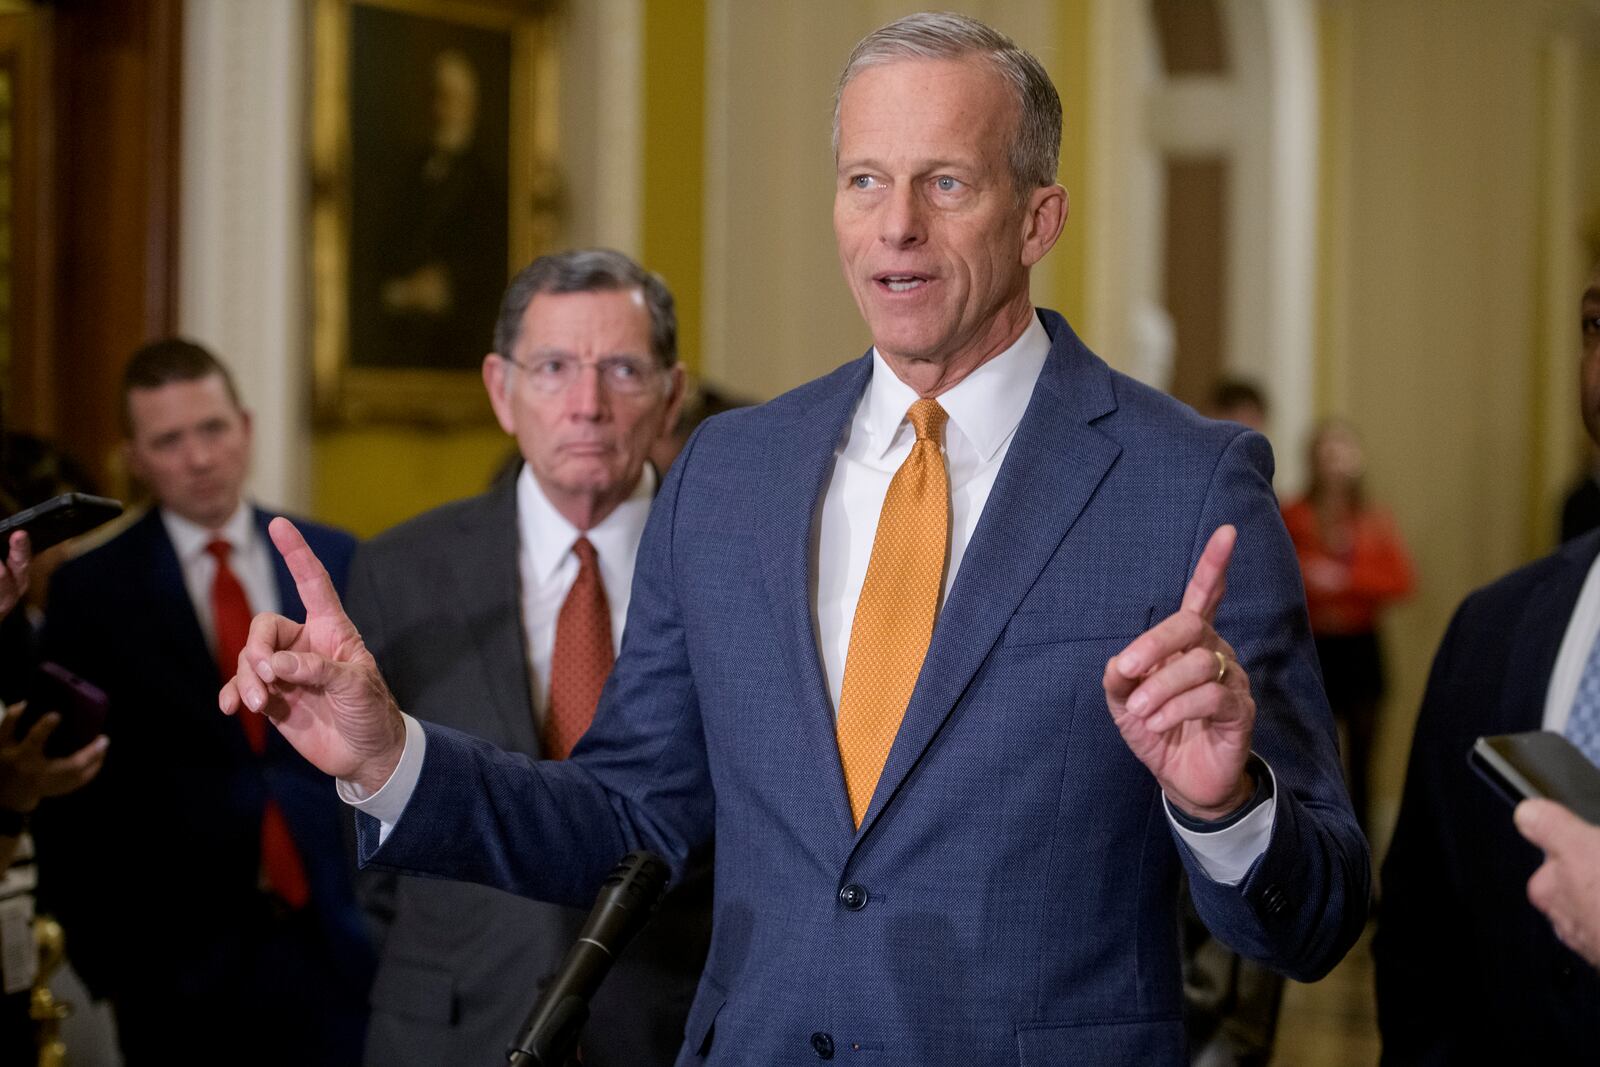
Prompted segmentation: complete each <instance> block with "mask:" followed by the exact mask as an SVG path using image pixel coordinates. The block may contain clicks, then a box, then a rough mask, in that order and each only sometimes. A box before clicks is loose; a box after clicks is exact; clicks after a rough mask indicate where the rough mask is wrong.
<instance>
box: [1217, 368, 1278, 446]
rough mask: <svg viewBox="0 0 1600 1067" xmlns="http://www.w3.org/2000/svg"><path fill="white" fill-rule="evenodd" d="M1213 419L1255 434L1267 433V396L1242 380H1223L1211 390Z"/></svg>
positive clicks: (1254, 385) (1253, 384)
mask: <svg viewBox="0 0 1600 1067" xmlns="http://www.w3.org/2000/svg"><path fill="white" fill-rule="evenodd" d="M1206 414H1207V415H1210V416H1211V417H1212V418H1213V419H1223V420H1225V421H1227V422H1237V423H1238V424H1239V425H1241V426H1248V427H1250V428H1251V429H1252V430H1255V431H1256V432H1257V433H1266V432H1267V395H1266V393H1264V392H1262V390H1261V387H1260V386H1258V385H1256V384H1255V383H1254V382H1252V381H1249V380H1247V379H1244V378H1223V379H1221V380H1220V381H1218V382H1217V384H1216V385H1215V386H1214V387H1213V388H1212V390H1211V402H1210V407H1209V408H1208V409H1207V411H1206Z"/></svg>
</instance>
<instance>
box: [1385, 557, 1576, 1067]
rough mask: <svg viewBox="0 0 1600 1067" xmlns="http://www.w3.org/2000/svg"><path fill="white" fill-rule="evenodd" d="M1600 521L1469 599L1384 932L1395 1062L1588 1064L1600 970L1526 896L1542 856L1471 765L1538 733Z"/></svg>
mask: <svg viewBox="0 0 1600 1067" xmlns="http://www.w3.org/2000/svg"><path fill="white" fill-rule="evenodd" d="M1597 553H1600V531H1597V532H1594V533H1590V534H1587V535H1585V536H1583V537H1580V538H1578V539H1577V540H1574V541H1569V542H1567V543H1566V544H1564V545H1562V546H1561V547H1560V548H1559V549H1557V550H1556V551H1555V552H1554V553H1552V554H1551V555H1549V556H1546V557H1545V558H1543V559H1541V560H1538V561H1536V562H1534V563H1531V564H1529V565H1528V566H1526V567H1523V568H1521V569H1520V570H1517V571H1514V572H1512V573H1511V574H1508V575H1506V576H1505V577H1503V578H1501V579H1499V580H1498V581H1496V582H1494V583H1492V584H1491V585H1489V586H1487V587H1485V588H1483V589H1480V590H1478V591H1477V592H1475V593H1473V594H1472V595H1471V596H1469V597H1467V599H1466V600H1465V601H1463V602H1462V604H1461V607H1460V608H1458V609H1457V611H1456V614H1455V618H1454V619H1453V620H1451V623H1450V628H1449V630H1448V631H1447V632H1446V633H1445V636H1444V640H1443V642H1441V644H1440V645H1439V652H1438V654H1437V655H1436V656H1435V657H1434V661H1433V671H1432V674H1431V675H1430V676H1429V678H1428V688H1427V692H1426V694H1425V695H1424V696H1423V698H1422V711H1421V713H1420V714H1419V715H1418V716H1417V731H1416V736H1415V738H1414V739H1413V741H1412V745H1411V764H1410V769H1409V770H1408V771H1407V772H1406V788H1405V797H1404V799H1403V801H1402V802H1401V805H1400V820H1399V823H1398V824H1397V825H1396V827H1395V832H1394V842H1393V844H1392V845H1391V846H1390V848H1389V854H1388V856H1387V857H1386V858H1385V860H1384V864H1383V881H1382V885H1383V910H1382V912H1381V913H1380V914H1379V919H1378V932H1377V936H1376V938H1375V939H1374V941H1373V955H1374V957H1375V960H1376V963H1377V981H1378V1025H1379V1029H1380V1030H1381V1031H1382V1033H1383V1062H1384V1063H1385V1064H1441V1065H1442V1064H1454V1063H1588V1062H1593V1061H1594V1059H1595V1056H1596V1050H1597V1049H1600V975H1596V974H1595V972H1594V970H1593V969H1592V968H1591V967H1589V965H1588V964H1587V963H1585V962H1584V961H1583V960H1581V959H1580V958H1579V957H1578V956H1576V955H1574V954H1573V952H1572V951H1571V950H1570V949H1568V948H1567V947H1566V946H1564V945H1562V944H1561V943H1560V942H1559V941H1558V940H1556V937H1555V934H1554V933H1553V932H1552V930H1551V928H1550V923H1549V920H1547V919H1546V918H1545V917H1544V916H1543V915H1541V914H1540V913H1539V912H1538V911H1536V910H1535V909H1534V907H1533V905H1532V904H1530V903H1528V879H1529V878H1531V877H1533V872H1534V871H1535V870H1536V869H1537V868H1538V866H1539V864H1540V863H1541V862H1542V856H1541V854H1540V852H1539V850H1538V849H1537V848H1535V847H1534V846H1533V845H1531V844H1529V843H1528V842H1527V841H1526V840H1524V839H1523V838H1522V836H1521V835H1520V834H1518V833H1517V831H1516V827H1515V826H1514V825H1513V823H1512V821H1511V809H1510V807H1509V806H1507V804H1506V802H1505V801H1504V800H1503V799H1501V797H1500V796H1499V794H1497V793H1496V792H1495V791H1494V790H1492V789H1490V788H1489V786H1488V785H1487V784H1485V783H1484V782H1483V781H1482V780H1481V779H1479V778H1478V776H1477V775H1476V774H1475V773H1474V772H1473V771H1472V770H1471V769H1470V768H1469V767H1468V764H1467V753H1468V752H1469V751H1470V750H1471V748H1472V743H1473V741H1475V740H1476V739H1477V738H1478V737H1480V736H1482V735H1484V734H1507V733H1517V732H1520V731H1523V730H1538V729H1540V728H1541V727H1542V725H1543V723H1544V701H1545V694H1546V693H1547V692H1548V690H1549V688H1550V674H1551V672H1552V671H1553V670H1554V669H1555V661H1556V654H1557V653H1558V652H1559V651H1560V648H1561V639H1562V637H1563V636H1564V635H1565V634H1566V630H1567V623H1568V621H1569V620H1570V619H1571V617H1572V609H1573V607H1574V606H1575V605H1576V604H1577V601H1578V593H1579V592H1580V590H1581V589H1582V588H1583V581H1584V578H1585V577H1587V576H1588V573H1589V567H1590V565H1591V564H1593V563H1594V560H1595V555H1596V554H1597Z"/></svg>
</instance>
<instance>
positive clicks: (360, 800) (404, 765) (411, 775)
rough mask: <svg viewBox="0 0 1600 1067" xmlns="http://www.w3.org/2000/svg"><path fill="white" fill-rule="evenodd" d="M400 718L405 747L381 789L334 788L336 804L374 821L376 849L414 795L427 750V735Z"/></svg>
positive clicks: (409, 719)
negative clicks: (375, 824) (371, 791)
mask: <svg viewBox="0 0 1600 1067" xmlns="http://www.w3.org/2000/svg"><path fill="white" fill-rule="evenodd" d="M400 717H401V718H402V719H404V720H405V723H406V747H405V751H403V752H401V753H400V762H399V763H397V764H395V768H394V773H393V774H391V775H389V780H388V781H387V782H384V783H383V787H382V788H381V789H379V790H378V791H377V792H376V793H373V794H371V795H368V794H367V791H366V790H365V789H362V788H361V787H360V786H358V785H356V784H355V783H354V782H349V781H346V780H345V779H343V778H340V779H338V780H337V781H336V782H335V784H334V786H335V788H336V789H337V790H338V793H339V799H340V800H342V801H344V802H345V803H346V804H349V805H350V806H351V807H353V808H355V809H356V810H357V811H359V812H362V813H364V814H366V815H370V816H372V817H373V818H374V819H377V820H378V844H380V845H381V844H383V842H384V839H385V838H387V837H388V836H389V831H390V830H393V829H394V825H395V823H397V822H399V821H400V816H401V815H402V814H404V813H405V810H406V804H408V803H409V802H410V801H411V794H412V793H414V792H415V791H416V788H417V779H418V778H420V777H421V776H422V757H423V755H424V754H425V753H426V752H427V748H428V735H427V734H425V733H423V731H422V723H420V722H418V721H417V720H416V719H414V718H412V717H411V716H410V715H407V714H406V713H405V712H401V713H400Z"/></svg>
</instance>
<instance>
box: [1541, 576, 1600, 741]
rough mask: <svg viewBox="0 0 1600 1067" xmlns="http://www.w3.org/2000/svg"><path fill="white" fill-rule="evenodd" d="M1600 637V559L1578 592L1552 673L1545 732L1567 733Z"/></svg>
mask: <svg viewBox="0 0 1600 1067" xmlns="http://www.w3.org/2000/svg"><path fill="white" fill-rule="evenodd" d="M1597 637H1600V556H1597V557H1595V561H1594V562H1593V563H1592V564H1590V565H1589V574H1588V577H1586V578H1584V580H1583V588H1582V589H1581V590H1580V591H1579V592H1578V602H1577V603H1576V604H1574V605H1573V606H1572V617H1571V618H1570V619H1568V620H1567V632H1566V633H1565V634H1564V635H1563V636H1562V638H1561V649H1560V651H1558V652H1557V653H1556V665H1555V667H1554V668H1553V669H1552V670H1551V671H1550V687H1549V688H1548V689H1546V690H1545V697H1544V728H1545V729H1546V730H1552V731H1554V732H1556V733H1558V734H1559V733H1565V732H1566V729H1567V719H1568V717H1569V716H1571V714H1572V702H1573V701H1574V700H1576V699H1577V697H1578V683H1579V682H1580V681H1581V680H1582V679H1583V668H1584V664H1586V663H1587V662H1588V660H1589V649H1590V648H1592V647H1594V642H1595V639H1596V638H1597Z"/></svg>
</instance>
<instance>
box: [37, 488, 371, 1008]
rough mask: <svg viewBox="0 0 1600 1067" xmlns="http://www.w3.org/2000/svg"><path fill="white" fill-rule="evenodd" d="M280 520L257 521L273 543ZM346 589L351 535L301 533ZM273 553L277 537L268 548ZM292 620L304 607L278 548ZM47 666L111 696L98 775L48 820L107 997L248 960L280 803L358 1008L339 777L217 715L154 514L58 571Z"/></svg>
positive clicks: (308, 526) (73, 913)
mask: <svg viewBox="0 0 1600 1067" xmlns="http://www.w3.org/2000/svg"><path fill="white" fill-rule="evenodd" d="M271 517H272V516H271V515H270V514H268V513H266V512H263V511H260V510H257V511H256V512H255V519H256V524H257V527H258V528H259V530H260V533H261V536H262V537H263V538H265V537H266V526H267V522H268V520H269V519H270V518H271ZM297 524H298V525H299V527H300V530H301V531H302V532H303V533H304V534H305V536H306V540H307V541H308V542H309V543H310V545H311V547H312V548H313V549H314V550H315V551H316V552H317V554H318V556H319V558H321V559H322V561H323V563H324V564H325V565H326V566H327V568H328V571H329V574H330V575H331V576H332V578H333V581H334V584H335V585H336V586H337V587H339V588H343V586H344V582H345V576H346V573H347V571H348V568H349V563H350V557H351V554H352V553H353V552H354V550H355V540H354V539H353V538H352V537H350V535H349V534H346V533H344V532H342V531H339V530H334V529H331V528H328V527H325V526H318V525H316V524H314V523H306V522H300V521H299V520H297ZM269 545H270V542H269ZM269 554H270V555H271V556H272V559H273V565H274V568H275V573H276V576H277V584H278V592H279V598H280V601H281V605H282V611H283V614H284V615H286V616H288V617H289V618H292V619H295V620H297V621H298V620H301V619H304V617H305V609H304V607H303V606H302V605H301V603H300V597H299V595H298V594H297V593H296V592H295V587H294V582H293V580H292V579H291V578H290V576H289V571H288V568H287V567H286V566H285V564H284V563H283V560H282V559H281V557H279V556H278V554H277V552H275V551H271V550H270V549H269ZM44 654H45V657H46V658H48V659H53V660H56V661H58V662H60V663H61V664H62V665H63V666H66V667H67V668H69V669H70V670H72V671H74V672H75V673H77V674H80V675H82V676H83V677H85V678H87V679H89V680H90V681H92V682H94V683H95V684H96V685H98V686H100V687H101V688H102V689H104V690H105V691H106V693H107V694H108V695H109V696H110V698H111V711H110V716H109V719H108V721H107V728H106V732H107V734H108V735H109V736H110V738H111V748H110V751H109V752H108V754H107V757H106V764H105V768H104V770H103V771H102V772H101V774H100V776H99V777H98V778H97V779H96V780H95V781H94V782H93V783H91V784H90V785H89V786H88V787H87V788H85V789H84V790H82V791H80V792H79V793H77V794H74V795H72V796H68V797H62V798H60V799H58V800H56V801H52V802H49V803H47V804H46V805H45V807H44V808H43V809H42V810H41V813H40V816H41V825H40V832H39V834H38V838H39V845H40V856H41V876H42V877H43V878H44V879H45V883H44V885H43V890H44V895H45V896H46V904H47V905H48V906H49V907H50V908H52V909H53V910H54V911H55V913H56V915H57V917H58V918H60V919H61V920H62V922H63V924H64V925H65V927H66V930H67V933H68V946H69V949H70V951H71V955H72V960H73V963H74V965H75V966H76V967H77V969H78V970H79V972H80V973H81V974H82V976H83V977H84V979H85V981H86V982H87V983H88V984H89V986H90V988H91V990H93V991H94V992H95V994H96V995H99V996H103V995H107V994H111V995H118V996H124V995H126V994H127V993H128V992H129V991H130V990H132V991H135V992H143V991H148V990H150V989H152V988H154V989H156V990H161V989H167V990H169V991H172V992H173V993H176V992H178V991H181V990H183V989H188V988H191V987H192V988H194V989H197V990H204V989H206V988H208V987H211V986H214V985H215V984H216V983H217V982H219V981H220V980H222V977H223V976H224V975H226V974H227V972H229V971H230V970H236V969H237V968H239V967H241V966H245V964H244V963H243V962H242V961H241V960H239V959H238V958H237V957H231V956H230V954H229V951H230V950H228V949H227V948H226V946H227V943H228V942H227V939H228V937H229V936H230V930H232V928H233V927H234V926H235V925H236V924H237V923H238V921H239V917H240V916H242V915H247V914H251V913H252V910H251V909H253V908H259V906H260V905H259V902H258V901H259V896H258V889H257V886H258V879H259V870H260V844H259V840H260V838H259V834H260V827H261V813H262V809H263V806H264V804H265V802H266V798H267V796H268V795H269V794H270V795H271V796H272V797H273V798H274V799H275V800H276V801H277V803H278V805H279V807H280V808H281V809H282V811H283V814H284V818H285V819H286V820H287V822H288V824H289V829H290V833H291V834H292V835H293V837H294V840H295V844H296V847H297V849H298V851H299V852H300V855H301V858H302V860H303V861H304V863H305V866H306V874H307V878H308V880H309V882H310V885H311V903H310V910H311V913H312V914H313V915H314V917H315V920H316V922H317V924H318V925H319V927H320V929H321V932H322V935H323V938H324V940H325V943H326V944H327V945H328V947H329V949H330V956H331V958H333V959H334V960H335V961H336V963H335V967H336V969H337V972H338V973H335V974H333V975H330V978H329V980H330V983H331V984H333V985H335V986H337V987H342V989H343V990H344V991H345V992H346V993H347V994H348V996H349V997H351V998H355V999H356V1001H357V1002H358V1003H359V1002H360V1001H361V1000H362V999H363V998H364V996H365V989H366V983H367V982H368V981H370V972H371V967H372V961H371V948H370V944H369V940H368V938H367V935H366V930H365V925H364V921H363V919H362V918H361V913H360V910H359V908H358V907H357V906H356V902H355V896H354V890H353V889H352V886H351V882H352V877H351V870H350V865H349V855H350V850H349V848H348V847H347V845H346V842H345V837H344V833H343V826H344V825H345V823H344V820H343V817H342V816H341V807H342V806H341V805H340V804H339V801H338V798H337V796H336V795H335V793H334V788H333V781H332V780H331V779H330V778H328V777H327V776H326V775H324V774H322V773H321V772H319V771H317V770H316V769H315V768H313V767H312V766H311V765H310V764H309V763H307V762H306V761H305V760H304V759H302V758H301V757H300V756H299V755H298V754H297V753H296V752H295V751H294V750H293V749H292V748H291V747H290V746H289V744H288V742H286V741H284V740H283V738H282V737H281V736H279V734H278V732H277V731H276V730H268V731H267V738H268V743H267V750H266V753H265V755H264V756H262V757H257V756H255V755H254V754H253V753H252V752H251V751H250V747H249V743H248V742H247V741H246V739H245V736H244V732H243V730H241V729H240V727H239V723H238V722H236V721H234V720H233V719H230V718H228V717H226V716H224V715H222V714H221V712H219V711H218V710H217V691H218V689H219V688H220V686H221V681H220V678H219V673H218V670H217V665H216V661H215V660H214V659H213V658H212V654H211V651H210V649H209V647H208V646H207V644H206V641H205V637H204V635H203V633H202V631H201V629H200V623H199V621H198V619H196V617H195V613H194V608H193V606H192V605H191V604H190V602H189V596H188V593H187V592H186V591H185V588H184V584H183V574H182V570H181V569H180V567H179V564H178V557H177V555H176V553H175V552H174V551H173V547H172V542H171V540H170V539H169V538H168V537H167V532H166V527H165V526H164V525H163V524H162V522H161V518H160V515H159V514H158V513H157V512H156V511H155V510H154V509H152V510H151V511H150V512H149V514H147V515H145V516H144V517H143V518H141V519H140V520H139V521H137V522H135V523H134V524H133V525H132V526H130V527H129V528H128V529H127V530H126V531H124V532H123V533H122V534H120V535H119V536H118V537H116V538H115V539H113V540H111V541H109V542H108V543H106V544H105V545H102V546H101V547H99V548H97V549H95V550H93V551H91V552H88V553H86V554H85V555H83V556H82V557H80V558H78V559H76V560H73V561H72V562H70V563H68V564H66V565H65V566H63V567H62V568H61V569H60V570H59V571H57V572H56V574H55V575H54V576H53V577H52V580H51V584H50V604H49V610H48V612H47V624H46V629H45V634H44Z"/></svg>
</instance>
